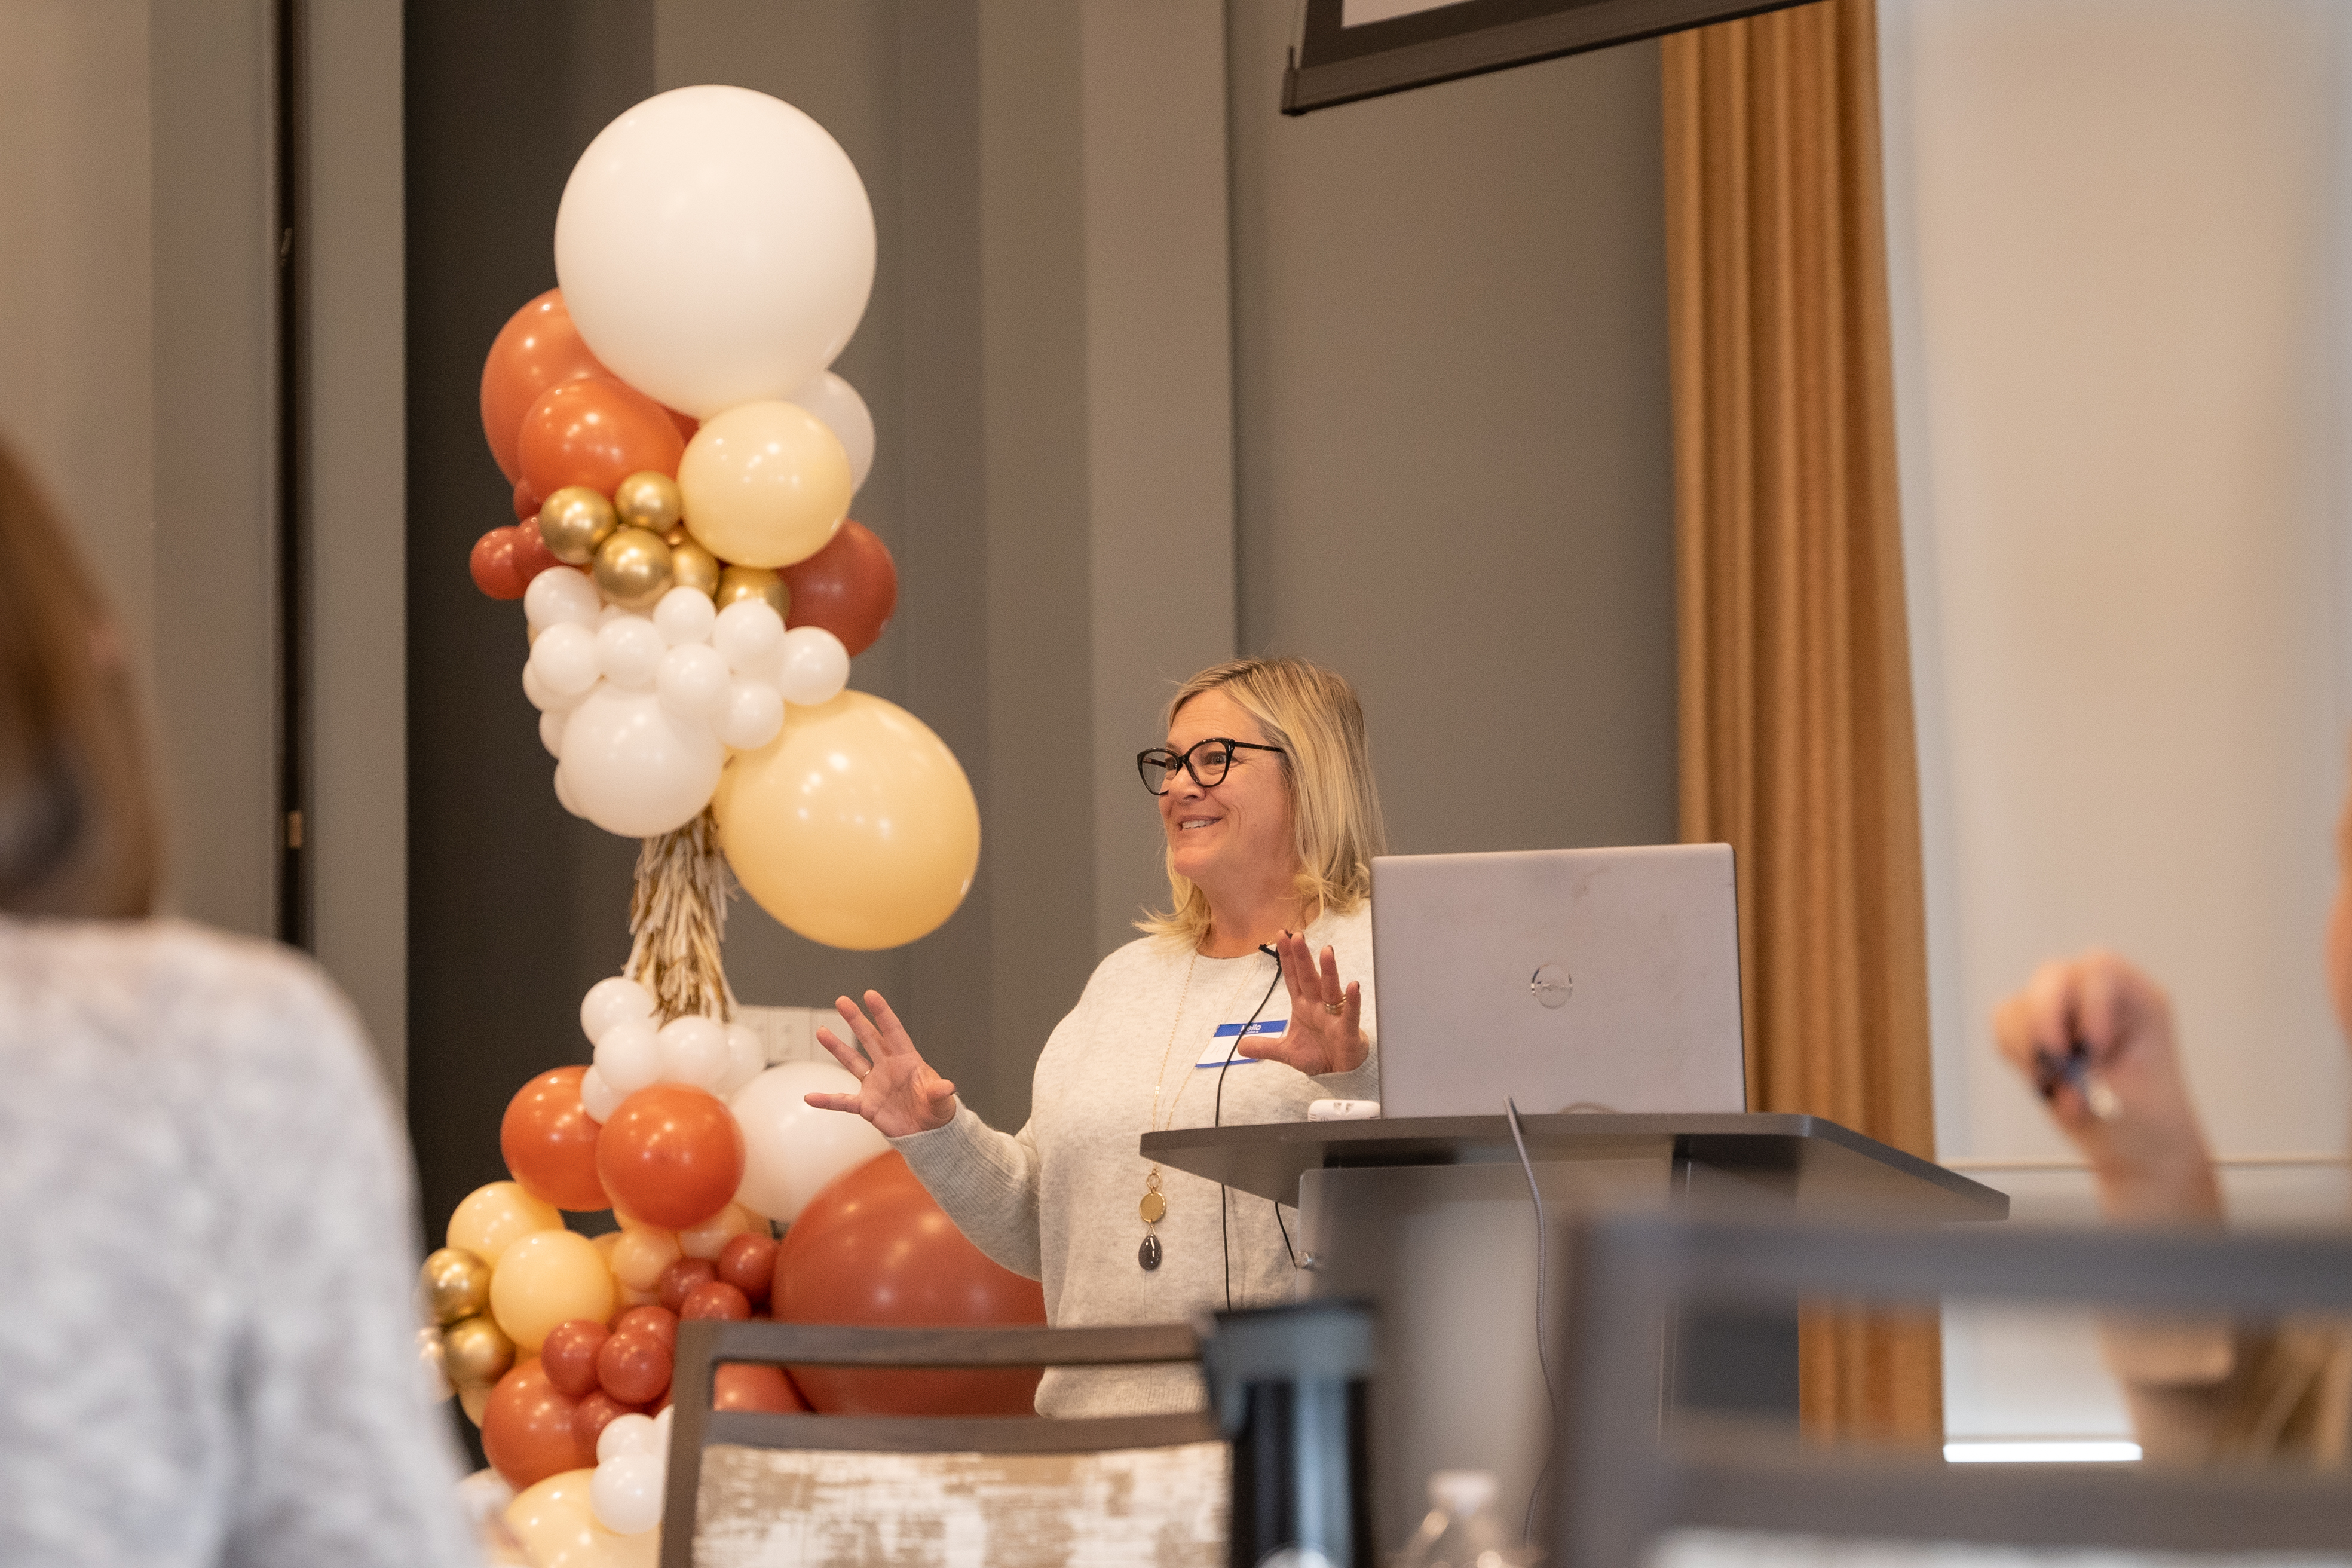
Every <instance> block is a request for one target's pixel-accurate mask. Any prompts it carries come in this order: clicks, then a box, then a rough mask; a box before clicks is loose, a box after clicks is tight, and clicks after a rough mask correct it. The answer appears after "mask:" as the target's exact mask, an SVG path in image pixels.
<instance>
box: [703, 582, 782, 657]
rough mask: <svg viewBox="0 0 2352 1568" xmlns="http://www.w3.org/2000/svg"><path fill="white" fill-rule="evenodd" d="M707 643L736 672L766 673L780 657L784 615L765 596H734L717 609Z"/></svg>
mask: <svg viewBox="0 0 2352 1568" xmlns="http://www.w3.org/2000/svg"><path fill="white" fill-rule="evenodd" d="M710 646H711V647H715V648H717V649H718V650H719V652H720V653H721V654H722V655H724V656H725V657H726V659H727V668H730V669H731V670H733V671H734V672H735V673H736V674H738V675H764V674H767V673H769V672H771V671H772V670H773V669H774V668H776V666H777V665H778V664H780V663H782V660H783V657H784V617H783V616H780V615H778V614H776V612H775V608H774V606H773V605H770V604H769V603H768V602H767V601H766V600H765V599H738V600H736V601H735V602H734V603H733V604H731V605H728V606H727V607H726V608H725V609H723V610H721V611H719V620H718V623H717V624H716V625H715V626H712V627H711V631H710Z"/></svg>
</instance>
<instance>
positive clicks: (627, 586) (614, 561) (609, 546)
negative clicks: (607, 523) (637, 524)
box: [593, 528, 670, 610]
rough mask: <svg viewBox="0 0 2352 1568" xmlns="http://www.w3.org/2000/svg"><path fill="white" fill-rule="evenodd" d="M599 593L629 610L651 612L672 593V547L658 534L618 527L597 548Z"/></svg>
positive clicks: (596, 567)
mask: <svg viewBox="0 0 2352 1568" xmlns="http://www.w3.org/2000/svg"><path fill="white" fill-rule="evenodd" d="M593 575H594V576H595V579H596V588H597V591H598V592H600V593H602V594H603V595H604V597H606V598H607V599H610V600H612V601H613V603H614V604H616V605H620V606H621V608H623V609H625V610H650V609H652V608H653V607H654V605H655V603H656V601H657V600H659V599H660V598H661V596H662V595H664V594H667V593H668V592H669V583H670V562H669V546H668V545H667V544H664V543H663V542H662V537H661V535H660V534H658V533H649V532H647V531H646V530H644V529H642V528H616V529H614V531H613V532H612V536H611V537H610V538H608V539H606V540H605V541H604V543H602V544H600V545H598V546H597V547H596V565H595V567H594V571H593Z"/></svg>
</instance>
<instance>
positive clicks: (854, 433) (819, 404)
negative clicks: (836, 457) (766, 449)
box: [784, 370, 874, 491]
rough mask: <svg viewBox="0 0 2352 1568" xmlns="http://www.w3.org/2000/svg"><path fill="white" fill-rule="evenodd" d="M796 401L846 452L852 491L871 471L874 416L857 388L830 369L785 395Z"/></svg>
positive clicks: (862, 482)
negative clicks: (789, 394) (839, 442)
mask: <svg viewBox="0 0 2352 1568" xmlns="http://www.w3.org/2000/svg"><path fill="white" fill-rule="evenodd" d="M784 401H785V402H787V403H797V404H799V405H801V406H802V407H803V408H805V409H807V410H808V411H809V412H810V413H811V414H814V415H815V416H817V417H818V418H819V419H821V420H823V421H824V426H825V428H827V429H829V430H831V431H832V432H833V433H834V435H835V436H836V437H839V438H840V440H841V449H842V450H843V451H844V452H845V453H847V454H848V455H849V488H850V489H851V490H853V491H855V490H856V489H858V488H859V487H860V486H862V485H863V484H865V483H866V475H868V474H870V473H872V472H873V471H874V416H873V414H872V413H871V412H870V411H869V410H868V409H867V408H866V399H864V398H862V397H860V396H858V395H857V389H856V387H854V386H852V385H850V384H849V383H847V382H845V381H844V380H842V379H841V377H839V376H837V375H835V374H833V372H831V371H829V370H828V371H825V372H823V373H822V374H819V375H818V376H817V377H816V379H815V380H814V381H811V382H808V383H806V384H803V386H802V387H801V389H800V390H799V391H798V392H795V393H793V395H791V396H790V397H787V398H785V399H784Z"/></svg>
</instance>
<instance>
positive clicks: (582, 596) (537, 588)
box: [522, 415, 824, 631]
mask: <svg viewBox="0 0 2352 1568" xmlns="http://www.w3.org/2000/svg"><path fill="white" fill-rule="evenodd" d="M818 417H819V418H823V417H824V416H822V415H819V416H818ZM602 604H603V601H602V600H601V599H600V598H599V597H598V596H597V593H596V584H594V583H593V582H592V581H590V579H589V576H588V574H587V573H585V572H583V571H580V570H579V569H578V568H576V567H572V566H551V567H549V568H548V569H547V570H546V571H544V572H541V574H539V575H538V576H536V577H533V578H532V579H531V580H530V587H528V588H525V589H524V590H523V591H522V613H523V619H524V621H525V623H526V624H527V625H529V626H530V628H531V629H532V630H533V631H544V630H546V629H547V628H548V627H549V626H594V625H595V624H596V612H597V609H598V607H599V606H600V605H602Z"/></svg>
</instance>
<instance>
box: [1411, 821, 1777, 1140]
mask: <svg viewBox="0 0 2352 1568" xmlns="http://www.w3.org/2000/svg"><path fill="white" fill-rule="evenodd" d="M1372 973H1373V976H1374V980H1375V982H1376V984H1377V987H1378V993H1377V1000H1378V1003H1379V1012H1380V1052H1381V1114H1382V1115H1383V1116H1390V1117H1394V1116H1493V1115H1498V1114H1500V1113H1501V1111H1502V1109H1503V1099H1504V1097H1505V1096H1506V1095H1508V1096H1510V1097H1512V1098H1514V1099H1515V1100H1517V1102H1518V1107H1519V1110H1521V1111H1522V1112H1523V1113H1528V1114H1533V1113H1535V1112H1538V1111H1558V1110H1622V1111H1644V1110H1646V1111H1662V1110H1668V1111H1724V1110H1729V1111H1738V1110H1746V1109H1748V1072H1747V1059H1746V1052H1745V1049H1744V1046H1743V1043H1742V1038H1741V1035H1740V1026H1739V916H1738V901H1737V900H1736V898H1735V896H1734V892H1733V885H1732V867H1731V846H1729V845H1728V844H1662V845H1648V846H1642V847H1633V848H1622V849H1536V850H1526V851H1513V852H1508V853H1504V854H1494V855H1389V856H1383V857H1381V858H1379V859H1376V860H1374V861H1373V862H1372Z"/></svg>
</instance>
